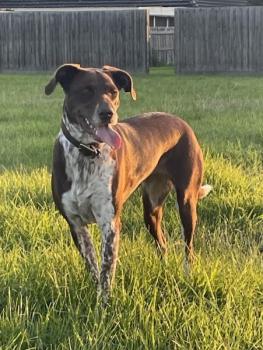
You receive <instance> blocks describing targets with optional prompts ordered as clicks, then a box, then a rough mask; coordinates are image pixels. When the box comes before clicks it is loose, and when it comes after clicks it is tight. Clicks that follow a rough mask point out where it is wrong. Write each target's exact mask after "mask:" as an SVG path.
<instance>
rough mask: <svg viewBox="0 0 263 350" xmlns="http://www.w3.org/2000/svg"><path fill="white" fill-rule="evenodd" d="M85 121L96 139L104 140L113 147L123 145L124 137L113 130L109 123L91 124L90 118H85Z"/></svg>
mask: <svg viewBox="0 0 263 350" xmlns="http://www.w3.org/2000/svg"><path fill="white" fill-rule="evenodd" d="M85 122H86V125H87V127H88V132H89V133H91V134H92V136H93V137H94V138H95V139H96V141H98V142H104V143H106V144H108V145H109V146H110V147H111V148H113V149H118V148H120V147H121V145H122V139H121V137H120V135H119V134H118V133H117V132H116V131H115V130H113V129H112V127H111V126H110V125H109V124H107V125H102V126H99V127H95V126H94V125H92V124H91V122H90V121H89V120H88V118H85Z"/></svg>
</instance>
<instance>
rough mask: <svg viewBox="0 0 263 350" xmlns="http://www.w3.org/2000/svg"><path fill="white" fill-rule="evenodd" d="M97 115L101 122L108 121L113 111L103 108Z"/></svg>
mask: <svg viewBox="0 0 263 350" xmlns="http://www.w3.org/2000/svg"><path fill="white" fill-rule="evenodd" d="M99 115H100V118H101V120H102V121H103V122H107V123H109V122H110V121H111V118H112V116H113V112H112V111H110V110H107V111H106V110H105V111H101V112H100V113H99Z"/></svg>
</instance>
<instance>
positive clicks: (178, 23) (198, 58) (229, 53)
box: [174, 7, 263, 73]
mask: <svg viewBox="0 0 263 350" xmlns="http://www.w3.org/2000/svg"><path fill="white" fill-rule="evenodd" d="M174 40H175V68H176V72H178V73H197V72H236V73H239V72H245V73H253V72H263V7H225V8H200V9H175V38H174Z"/></svg>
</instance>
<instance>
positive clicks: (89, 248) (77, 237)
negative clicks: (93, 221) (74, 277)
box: [70, 226, 99, 285]
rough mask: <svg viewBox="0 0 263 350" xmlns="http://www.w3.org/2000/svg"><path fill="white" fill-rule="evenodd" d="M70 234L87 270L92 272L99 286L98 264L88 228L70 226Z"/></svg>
mask: <svg viewBox="0 0 263 350" xmlns="http://www.w3.org/2000/svg"><path fill="white" fill-rule="evenodd" d="M70 232H71V235H72V238H73V241H74V243H75V245H76V247H77V248H78V250H79V252H80V254H81V256H82V257H83V258H84V260H85V262H86V266H87V268H88V269H89V270H90V272H91V275H92V277H93V279H94V281H95V283H96V284H97V285H98V283H99V268H98V262H97V257H96V252H95V249H94V246H93V243H92V241H91V238H90V235H89V232H88V230H87V228H86V227H85V226H70Z"/></svg>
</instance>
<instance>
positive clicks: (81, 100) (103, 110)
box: [45, 64, 136, 149]
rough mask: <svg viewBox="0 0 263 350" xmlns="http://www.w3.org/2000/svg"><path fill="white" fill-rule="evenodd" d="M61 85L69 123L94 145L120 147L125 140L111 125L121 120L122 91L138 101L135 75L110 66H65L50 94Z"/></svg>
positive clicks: (61, 68)
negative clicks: (119, 116)
mask: <svg viewBox="0 0 263 350" xmlns="http://www.w3.org/2000/svg"><path fill="white" fill-rule="evenodd" d="M57 83H60V85H61V86H62V88H63V90H64V93H65V100H64V111H65V114H66V116H67V118H68V122H69V123H70V124H73V125H74V126H75V127H77V128H78V129H81V131H82V132H83V133H85V134H86V135H88V139H89V140H90V142H94V141H95V142H105V143H107V144H109V145H110V146H111V147H112V148H115V149H117V148H119V147H120V145H121V139H120V136H119V135H118V134H117V133H116V131H114V130H113V129H112V128H111V124H112V125H114V124H116V123H117V121H118V114H117V110H118V108H119V105H120V98H119V91H120V90H121V89H123V90H124V91H125V92H130V94H131V96H132V98H133V99H134V100H135V99H136V93H135V90H134V88H133V81H132V78H131V76H130V75H129V74H128V73H127V72H126V71H124V70H121V69H118V68H115V67H110V66H104V67H103V68H102V69H96V68H82V67H80V65H78V64H65V65H63V66H61V67H59V68H58V69H57V70H56V72H55V74H54V76H53V78H52V79H51V80H50V82H49V83H48V84H47V86H46V88H45V93H46V95H50V94H51V93H52V92H53V91H54V89H55V87H56V85H57Z"/></svg>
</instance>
